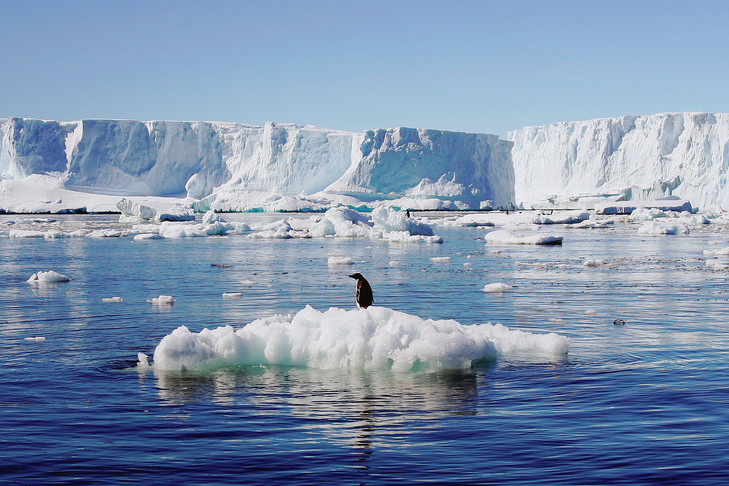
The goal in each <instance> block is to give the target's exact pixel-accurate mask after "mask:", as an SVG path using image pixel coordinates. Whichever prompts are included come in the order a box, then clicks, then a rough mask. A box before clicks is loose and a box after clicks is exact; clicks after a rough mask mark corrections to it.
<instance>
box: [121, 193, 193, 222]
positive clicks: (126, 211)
mask: <svg viewBox="0 0 729 486" xmlns="http://www.w3.org/2000/svg"><path fill="white" fill-rule="evenodd" d="M116 207H117V209H118V210H119V211H121V213H122V216H121V220H122V221H127V222H128V221H138V220H140V221H150V220H151V221H193V220H194V219H195V214H194V213H193V210H192V207H189V206H185V205H183V204H180V203H169V204H166V205H164V206H163V207H151V206H148V205H145V204H142V203H140V202H137V201H134V200H132V199H126V198H122V199H120V200H119V202H117V204H116Z"/></svg>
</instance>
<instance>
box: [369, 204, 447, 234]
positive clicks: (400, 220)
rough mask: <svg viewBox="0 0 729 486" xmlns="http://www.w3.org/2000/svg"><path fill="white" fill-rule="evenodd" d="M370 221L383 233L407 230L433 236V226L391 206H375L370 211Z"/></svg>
mask: <svg viewBox="0 0 729 486" xmlns="http://www.w3.org/2000/svg"><path fill="white" fill-rule="evenodd" d="M372 222H373V224H374V227H375V228H376V229H379V230H381V231H382V232H384V233H389V232H391V231H407V232H408V233H410V234H411V235H422V236H433V228H431V227H430V226H428V225H427V224H425V223H421V222H419V221H416V220H415V219H413V218H409V217H408V216H407V215H406V214H405V213H403V212H402V211H394V210H393V209H391V208H385V207H379V208H375V209H374V210H373V211H372Z"/></svg>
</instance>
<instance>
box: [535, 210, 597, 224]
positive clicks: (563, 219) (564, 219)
mask: <svg viewBox="0 0 729 486" xmlns="http://www.w3.org/2000/svg"><path fill="white" fill-rule="evenodd" d="M589 218H590V213H588V212H587V211H558V212H555V213H552V214H540V215H539V216H537V217H535V218H534V219H533V220H532V222H533V223H534V224H575V223H580V222H582V221H585V220H587V219H589Z"/></svg>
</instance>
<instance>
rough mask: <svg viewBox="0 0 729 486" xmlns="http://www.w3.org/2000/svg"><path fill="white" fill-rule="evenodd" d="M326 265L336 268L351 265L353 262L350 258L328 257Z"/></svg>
mask: <svg viewBox="0 0 729 486" xmlns="http://www.w3.org/2000/svg"><path fill="white" fill-rule="evenodd" d="M327 264H328V265H329V266H336V265H353V264H354V260H353V259H352V258H350V257H341V256H330V257H329V260H327Z"/></svg>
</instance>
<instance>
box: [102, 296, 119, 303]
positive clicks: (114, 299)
mask: <svg viewBox="0 0 729 486" xmlns="http://www.w3.org/2000/svg"><path fill="white" fill-rule="evenodd" d="M101 301H102V302H121V301H122V298H121V297H104V298H103V299H101Z"/></svg>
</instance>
